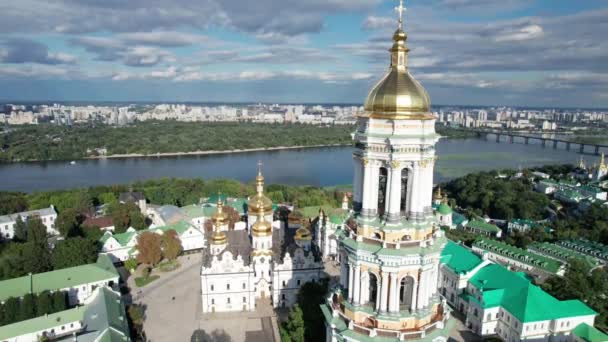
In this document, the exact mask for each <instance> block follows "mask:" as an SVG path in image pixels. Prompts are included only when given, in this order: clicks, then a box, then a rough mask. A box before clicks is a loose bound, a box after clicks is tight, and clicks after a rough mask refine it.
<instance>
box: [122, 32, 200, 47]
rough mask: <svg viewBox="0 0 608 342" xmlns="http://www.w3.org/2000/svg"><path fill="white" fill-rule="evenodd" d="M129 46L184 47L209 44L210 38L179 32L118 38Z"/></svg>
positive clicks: (150, 33) (139, 34) (138, 34)
mask: <svg viewBox="0 0 608 342" xmlns="http://www.w3.org/2000/svg"><path fill="white" fill-rule="evenodd" d="M116 37H117V38H118V39H120V40H122V41H123V42H125V43H129V44H139V45H152V46H160V47H182V46H189V45H193V44H202V43H208V42H209V41H210V39H209V37H207V36H204V35H198V34H191V33H184V32H177V31H156V32H133V33H124V34H119V35H117V36H116Z"/></svg>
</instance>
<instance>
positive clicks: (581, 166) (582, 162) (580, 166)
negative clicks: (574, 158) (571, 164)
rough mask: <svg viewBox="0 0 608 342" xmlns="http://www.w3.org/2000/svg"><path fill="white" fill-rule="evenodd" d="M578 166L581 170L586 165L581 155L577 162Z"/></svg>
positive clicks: (584, 168)
mask: <svg viewBox="0 0 608 342" xmlns="http://www.w3.org/2000/svg"><path fill="white" fill-rule="evenodd" d="M578 168H579V169H582V170H586V169H587V166H586V165H585V160H584V159H583V156H581V160H579V162H578Z"/></svg>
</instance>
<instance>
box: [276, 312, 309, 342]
mask: <svg viewBox="0 0 608 342" xmlns="http://www.w3.org/2000/svg"><path fill="white" fill-rule="evenodd" d="M304 333H305V329H304V316H303V314H302V309H300V306H299V305H297V304H296V305H295V306H294V307H293V308H292V309H291V310H290V311H289V317H288V318H287V321H286V322H284V323H283V324H282V325H281V341H282V342H304V341H305V340H304Z"/></svg>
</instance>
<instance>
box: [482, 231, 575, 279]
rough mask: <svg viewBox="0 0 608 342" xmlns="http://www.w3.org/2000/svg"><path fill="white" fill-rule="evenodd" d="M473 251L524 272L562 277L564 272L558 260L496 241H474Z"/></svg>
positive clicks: (561, 263)
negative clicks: (537, 272) (538, 272)
mask: <svg viewBox="0 0 608 342" xmlns="http://www.w3.org/2000/svg"><path fill="white" fill-rule="evenodd" d="M473 251H474V252H475V253H478V254H486V255H487V256H488V258H489V259H490V260H493V261H496V262H498V263H501V264H506V265H509V266H515V267H517V268H520V269H522V270H526V271H534V270H536V271H541V272H547V273H551V274H557V275H563V274H564V273H565V271H566V267H565V265H564V263H563V262H561V261H559V260H556V259H552V258H549V257H546V256H543V255H539V254H535V253H531V252H529V251H526V250H524V249H521V248H517V247H515V246H512V245H509V244H507V243H504V242H500V241H496V240H489V239H487V240H479V241H475V243H473Z"/></svg>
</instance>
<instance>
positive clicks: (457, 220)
mask: <svg viewBox="0 0 608 342" xmlns="http://www.w3.org/2000/svg"><path fill="white" fill-rule="evenodd" d="M467 220H468V219H467V217H466V216H464V215H462V214H460V213H457V212H455V211H454V212H453V213H452V223H453V224H455V225H457V226H458V225H461V224H463V223H464V222H465V221H467Z"/></svg>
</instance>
